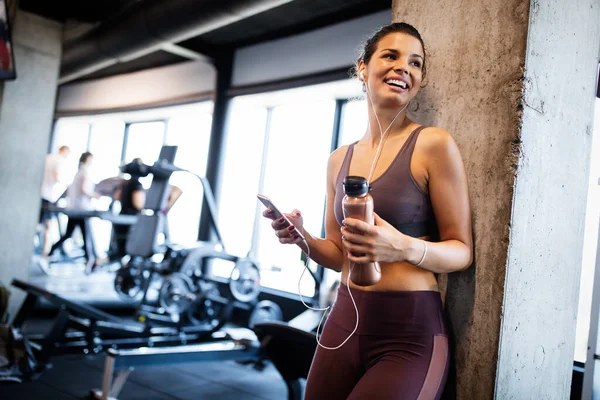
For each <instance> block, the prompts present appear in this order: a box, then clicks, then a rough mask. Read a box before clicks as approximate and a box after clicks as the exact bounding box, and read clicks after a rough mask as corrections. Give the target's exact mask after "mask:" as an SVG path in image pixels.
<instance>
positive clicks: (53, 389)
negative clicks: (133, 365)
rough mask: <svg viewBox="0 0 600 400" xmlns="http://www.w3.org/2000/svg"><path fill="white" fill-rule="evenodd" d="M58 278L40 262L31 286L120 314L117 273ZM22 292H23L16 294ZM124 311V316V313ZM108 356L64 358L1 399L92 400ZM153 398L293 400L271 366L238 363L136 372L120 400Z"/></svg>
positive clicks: (59, 271)
mask: <svg viewBox="0 0 600 400" xmlns="http://www.w3.org/2000/svg"><path fill="white" fill-rule="evenodd" d="M52 268H53V269H54V271H53V272H52V276H48V275H46V274H45V273H43V272H42V271H41V270H40V268H39V267H37V266H36V265H35V263H34V265H33V266H32V272H31V278H30V282H31V283H32V284H35V285H38V286H41V287H44V288H46V289H47V290H50V291H53V292H54V293H57V294H59V295H61V296H64V297H67V298H69V299H71V300H77V301H82V302H86V303H88V304H91V305H94V306H97V307H101V308H103V309H105V310H107V312H111V311H110V308H113V309H115V311H117V310H119V309H120V307H122V305H123V304H122V302H121V301H120V299H119V298H118V297H117V295H116V293H115V292H114V289H113V286H112V282H113V277H114V275H113V273H111V272H109V271H100V272H95V273H93V274H91V275H89V276H86V275H83V274H82V273H81V272H82V271H83V266H82V265H77V264H75V265H73V264H64V265H57V264H54V265H53V267H52ZM11 290H18V289H14V288H13V289H11ZM121 312H122V311H121ZM49 322H50V320H49V319H44V318H42V317H40V319H39V320H36V321H35V323H33V324H29V325H27V326H26V327H25V329H26V330H27V331H30V332H40V331H43V329H45V328H47V327H48V323H49ZM104 359H105V357H104V355H93V356H83V355H81V356H79V355H78V356H72V355H69V356H60V357H56V358H54V359H53V360H52V368H51V369H49V370H47V371H45V372H44V373H43V374H41V376H40V377H39V378H37V379H36V380H33V381H29V382H24V383H21V384H0V399H7V400H8V399H11V400H12V399H15V400H16V399H19V400H28V399H44V400H63V399H64V400H66V399H88V398H90V397H89V395H90V390H91V389H97V388H100V387H101V384H102V375H103V368H104ZM138 399H139V400H141V399H144V400H153V399H157V400H158V399H181V400H187V399H235V400H244V399H246V400H260V399H263V400H264V399H269V400H276V399H287V389H286V386H285V383H284V381H283V379H282V378H281V376H280V375H279V373H278V372H277V370H276V369H275V367H273V366H272V365H271V364H270V363H267V364H266V367H265V368H264V369H263V370H262V371H259V370H257V369H255V368H254V367H253V366H252V365H242V364H239V363H236V362H233V361H217V362H199V363H188V364H179V365H169V366H152V367H147V368H137V369H135V370H134V371H133V372H132V373H131V374H130V375H129V378H128V379H127V382H126V384H125V386H124V387H123V389H122V391H121V394H120V395H119V400H138Z"/></svg>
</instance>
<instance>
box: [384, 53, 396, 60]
mask: <svg viewBox="0 0 600 400" xmlns="http://www.w3.org/2000/svg"><path fill="white" fill-rule="evenodd" d="M383 58H389V59H390V60H395V59H396V56H395V55H393V54H386V55H384V56H383Z"/></svg>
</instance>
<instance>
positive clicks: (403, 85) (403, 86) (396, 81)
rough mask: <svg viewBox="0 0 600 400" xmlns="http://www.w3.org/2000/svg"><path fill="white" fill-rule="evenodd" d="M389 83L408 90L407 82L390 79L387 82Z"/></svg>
mask: <svg viewBox="0 0 600 400" xmlns="http://www.w3.org/2000/svg"><path fill="white" fill-rule="evenodd" d="M387 83H390V84H392V85H396V86H400V87H401V88H402V89H406V87H407V85H406V82H404V81H401V80H398V79H389V80H388V81H387Z"/></svg>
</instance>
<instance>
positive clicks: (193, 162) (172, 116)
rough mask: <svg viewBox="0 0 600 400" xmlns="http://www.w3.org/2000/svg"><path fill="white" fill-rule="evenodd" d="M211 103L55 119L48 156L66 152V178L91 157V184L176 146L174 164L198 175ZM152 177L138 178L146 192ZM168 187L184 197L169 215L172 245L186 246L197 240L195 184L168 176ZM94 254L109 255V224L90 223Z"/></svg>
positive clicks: (183, 176) (104, 204)
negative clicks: (79, 161)
mask: <svg viewBox="0 0 600 400" xmlns="http://www.w3.org/2000/svg"><path fill="white" fill-rule="evenodd" d="M211 114H212V102H204V103H196V104H189V105H184V106H174V107H165V108H157V109H151V110H144V111H135V112H127V113H115V114H104V115H92V116H83V117H73V118H63V119H59V120H58V121H57V123H56V125H55V130H54V136H53V141H52V147H51V149H52V151H53V152H55V151H57V150H58V148H59V147H60V146H62V145H67V146H69V147H70V148H71V158H72V162H71V163H70V164H71V166H72V168H71V171H70V178H72V177H73V176H74V174H75V172H76V170H77V159H78V158H79V156H80V155H81V153H83V152H85V151H90V152H91V153H92V154H94V164H93V166H92V170H91V175H92V179H93V180H94V182H99V181H101V180H103V179H106V178H109V177H114V176H118V175H120V170H119V166H120V165H121V164H122V163H125V162H130V161H131V160H132V159H134V158H136V157H139V158H141V159H142V161H143V162H144V163H146V164H153V163H154V161H156V159H157V158H158V155H159V152H160V149H161V147H162V146H163V145H164V144H168V145H176V146H178V147H179V148H178V152H177V157H176V160H175V164H176V165H178V166H180V167H182V168H184V169H188V170H190V171H192V172H193V173H196V174H198V175H203V174H204V173H205V171H206V160H207V154H208V145H209V138H210V124H211ZM150 183H151V178H150V177H148V178H147V179H143V184H144V186H145V187H146V188H148V187H149V185H150ZM170 183H171V184H173V185H176V186H178V187H179V188H181V189H182V191H183V194H182V196H181V197H180V199H179V200H178V201H177V203H176V204H175V206H174V207H173V209H172V210H171V211H170V212H169V216H168V218H169V229H170V234H171V237H170V239H171V240H172V241H173V242H176V243H181V244H188V243H191V242H195V241H196V239H197V237H198V224H199V218H200V210H201V204H202V201H201V200H202V189H201V184H200V181H199V180H198V179H197V178H196V177H194V176H193V175H191V174H187V173H182V172H178V173H175V174H173V176H172V178H171V181H170ZM111 201H112V199H110V198H108V197H104V198H102V199H99V200H95V201H94V205H95V207H96V208H98V209H107V208H108V207H109V205H110V203H111ZM92 229H93V233H94V238H95V242H96V245H97V248H98V251H99V253H100V254H101V253H102V252H105V251H107V250H108V246H109V243H110V234H111V225H110V223H109V222H106V221H101V220H94V221H93V222H92Z"/></svg>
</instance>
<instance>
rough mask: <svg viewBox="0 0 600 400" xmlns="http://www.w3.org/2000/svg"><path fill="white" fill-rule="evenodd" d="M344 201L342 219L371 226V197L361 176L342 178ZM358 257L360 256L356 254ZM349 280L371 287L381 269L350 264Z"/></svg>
mask: <svg viewBox="0 0 600 400" xmlns="http://www.w3.org/2000/svg"><path fill="white" fill-rule="evenodd" d="M344 194H345V196H344V199H343V200H342V209H343V211H344V218H349V217H350V218H356V219H360V220H362V221H365V222H366V223H368V224H371V225H373V224H374V223H375V218H374V216H373V197H371V195H370V194H369V186H368V184H367V180H366V179H365V178H363V177H362V176H347V177H346V178H344ZM357 256H359V257H360V255H358V254H357ZM350 268H351V271H352V272H351V274H350V280H351V281H352V282H354V284H355V285H358V286H371V285H374V284H376V283H377V282H379V279H380V278H381V269H380V268H379V263H376V262H373V263H353V262H350Z"/></svg>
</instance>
